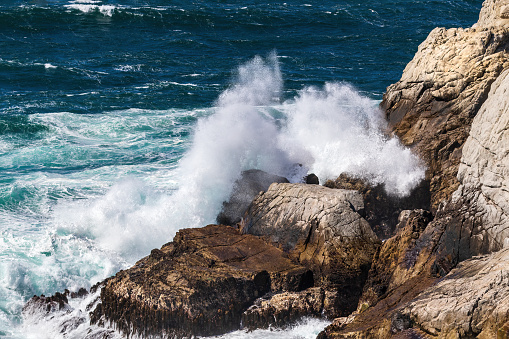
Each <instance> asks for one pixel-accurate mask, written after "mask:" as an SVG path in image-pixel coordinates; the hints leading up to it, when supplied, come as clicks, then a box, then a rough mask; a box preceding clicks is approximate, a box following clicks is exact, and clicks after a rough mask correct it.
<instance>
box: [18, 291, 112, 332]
mask: <svg viewBox="0 0 509 339" xmlns="http://www.w3.org/2000/svg"><path fill="white" fill-rule="evenodd" d="M93 293H95V292H93ZM89 296H90V298H88V299H87V298H86V297H89ZM73 299H79V302H78V303H77V304H76V303H74V306H72V301H73ZM97 301H98V296H95V295H92V296H91V295H90V294H89V293H88V291H87V290H86V289H84V288H80V289H79V291H78V292H69V291H68V290H65V292H64V293H59V292H57V293H55V295H53V296H50V297H45V296H44V295H41V296H33V297H32V298H31V299H30V300H29V301H28V302H27V303H26V304H25V306H24V307H23V311H22V316H23V320H24V323H25V326H26V329H28V332H29V333H31V334H32V336H33V334H37V333H40V328H39V327H40V324H42V325H43V326H44V327H45V328H44V333H45V336H46V337H52V338H53V337H55V338H57V337H61V338H82V339H118V338H119V335H118V334H117V333H115V331H114V330H113V329H111V328H104V327H97V326H88V324H87V322H88V319H87V316H86V314H87V313H88V312H89V311H90V310H91V309H92V308H93V307H94V306H95V305H96V304H97ZM77 305H78V306H77ZM80 307H81V308H80ZM32 336H30V337H32Z"/></svg>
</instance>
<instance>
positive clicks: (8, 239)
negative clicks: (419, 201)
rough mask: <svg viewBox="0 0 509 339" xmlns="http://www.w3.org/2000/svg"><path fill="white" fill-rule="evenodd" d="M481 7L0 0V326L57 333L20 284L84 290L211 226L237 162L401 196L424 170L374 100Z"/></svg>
mask: <svg viewBox="0 0 509 339" xmlns="http://www.w3.org/2000/svg"><path fill="white" fill-rule="evenodd" d="M481 4H482V2H481V1H469V0H447V1H437V0H432V1H407V0H397V1H391V2H388V1H370V0H368V1H364V2H357V1H350V0H346V1H343V0H340V1H329V0H321V1H317V0H306V1H288V2H281V3H265V2H261V1H257V0H244V1H242V2H240V1H237V2H234V1H231V2H228V1H220V0H215V1H181V0H172V1H170V0H167V1H163V0H131V1H128V0H126V1H120V0H111V1H108V0H102V1H101V0H84V1H81V0H75V1H67V0H31V1H19V0H18V1H17V0H3V1H1V2H0V97H1V99H0V337H1V338H16V339H22V338H61V337H62V338H63V334H61V333H60V332H59V330H58V326H57V325H56V324H57V323H58V321H59V320H58V319H57V320H51V321H50V320H49V319H43V320H42V321H41V315H37V314H30V313H29V312H26V313H25V314H23V313H22V307H23V305H24V304H25V302H26V301H27V300H28V299H29V298H30V297H32V296H33V295H40V294H45V295H51V294H54V293H55V292H57V291H63V290H64V289H66V288H67V289H69V290H71V291H76V290H77V289H79V288H80V287H85V288H89V287H90V286H92V285H93V284H95V283H96V282H98V281H101V280H103V279H104V278H106V277H108V276H111V275H114V274H115V273H116V272H117V271H118V270H120V269H125V268H128V267H130V266H131V265H132V264H134V263H135V262H136V261H137V260H138V259H140V258H142V257H143V256H145V255H148V254H149V253H150V250H151V249H152V248H157V247H160V246H161V245H163V244H164V243H166V242H168V241H171V239H172V238H173V236H174V234H175V232H176V231H177V230H178V229H180V228H187V227H200V226H205V225H207V224H209V223H214V222H215V217H216V215H217V213H218V212H219V210H220V208H221V204H222V202H223V201H224V200H225V199H227V198H228V196H229V194H230V191H231V189H232V184H233V182H234V180H235V179H237V178H238V177H239V176H240V173H241V171H242V170H246V169H251V168H258V169H262V170H265V171H268V172H271V173H273V174H279V175H284V176H286V177H288V178H289V179H290V181H292V182H298V181H300V180H301V178H302V177H303V176H304V175H306V174H307V173H310V172H313V173H315V174H317V175H318V177H319V178H320V181H321V182H322V183H323V182H324V181H325V180H326V179H333V178H335V177H337V176H338V175H339V174H340V173H342V172H347V173H350V174H352V175H355V176H359V177H363V178H365V179H367V180H370V181H371V182H373V183H385V184H386V187H387V190H388V191H389V193H391V194H395V195H405V194H406V193H408V191H409V190H410V189H411V188H412V187H413V186H414V185H415V184H416V183H418V182H419V180H420V179H422V177H423V173H424V168H423V166H422V164H421V163H420V161H419V160H418V159H417V158H415V156H414V155H413V154H412V153H411V152H410V151H409V150H408V149H405V148H404V147H402V146H401V145H400V144H399V142H398V140H397V139H394V138H389V137H388V136H387V135H386V134H384V133H383V129H384V127H385V122H384V120H383V116H382V114H381V112H380V111H379V110H378V108H377V105H378V103H379V102H380V100H381V98H382V95H383V93H384V91H385V88H386V87H387V86H388V85H390V84H392V83H394V82H396V81H398V80H399V77H400V76H401V73H402V71H403V69H404V67H405V65H406V64H407V63H408V62H409V61H410V60H411V59H412V57H413V55H414V53H415V52H416V50H417V47H418V45H419V44H420V42H422V41H423V40H424V39H425V38H426V36H427V35H428V33H429V32H430V31H431V30H432V29H433V28H434V27H437V26H445V27H468V26H471V25H472V24H473V23H475V22H476V21H477V18H478V13H479V10H480V8H481ZM75 306H76V310H78V311H79V307H80V306H79V305H75ZM52 321H53V322H52ZM327 324H328V322H327V321H325V320H317V319H303V320H302V322H300V323H298V324H296V325H295V326H293V327H291V328H288V329H284V330H277V329H273V330H272V331H269V330H260V331H254V332H250V333H246V332H244V331H237V332H234V333H230V334H227V335H225V336H224V338H268V337H270V336H272V337H274V338H276V337H286V338H314V337H316V334H317V333H318V332H319V331H320V330H321V329H323V328H324V327H325V326H326V325H327ZM87 330H90V328H88V327H87V325H86V324H82V325H80V326H79V328H77V329H76V330H75V331H74V332H73V331H71V332H69V333H68V334H67V335H68V336H67V338H80V337H82V336H83V333H84V331H87Z"/></svg>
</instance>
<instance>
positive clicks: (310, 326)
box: [213, 318, 330, 339]
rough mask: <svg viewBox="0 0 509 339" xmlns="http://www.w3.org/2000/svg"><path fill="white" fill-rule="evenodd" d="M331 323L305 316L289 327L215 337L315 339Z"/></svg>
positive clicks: (223, 338)
mask: <svg viewBox="0 0 509 339" xmlns="http://www.w3.org/2000/svg"><path fill="white" fill-rule="evenodd" d="M329 324H330V321H327V320H324V319H316V318H305V319H302V320H301V321H299V322H297V323H296V324H294V325H293V326H290V327H287V328H283V329H281V328H269V329H263V330H254V331H245V330H239V331H234V332H231V333H227V334H225V335H222V336H217V337H213V338H217V339H279V338H285V339H315V338H316V337H317V336H318V334H319V333H320V332H321V331H322V330H323V329H324V328H325V327H326V326H327V325H329Z"/></svg>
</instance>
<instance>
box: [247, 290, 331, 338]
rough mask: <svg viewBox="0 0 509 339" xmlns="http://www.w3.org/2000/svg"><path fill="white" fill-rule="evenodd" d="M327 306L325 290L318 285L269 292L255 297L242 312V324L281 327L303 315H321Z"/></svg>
mask: <svg viewBox="0 0 509 339" xmlns="http://www.w3.org/2000/svg"><path fill="white" fill-rule="evenodd" d="M327 306H328V305H327V303H326V291H325V290H324V289H322V288H319V287H313V288H309V289H307V290H305V291H301V292H283V293H277V294H269V295H267V296H265V297H262V298H259V299H257V300H256V301H255V302H254V304H253V305H252V306H251V307H249V308H248V309H247V310H246V311H245V312H244V313H243V314H242V324H243V326H244V327H245V328H247V329H257V328H267V327H269V326H278V327H283V326H287V325H288V324H291V323H292V322H295V321H297V320H299V319H300V318H302V317H304V316H308V317H309V316H315V317H321V316H322V314H323V313H326V312H327V310H326V308H327Z"/></svg>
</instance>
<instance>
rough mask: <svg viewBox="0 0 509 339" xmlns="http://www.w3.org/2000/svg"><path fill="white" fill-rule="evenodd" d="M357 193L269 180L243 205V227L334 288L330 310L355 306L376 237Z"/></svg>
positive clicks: (344, 310) (342, 312)
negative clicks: (268, 185)
mask: <svg viewBox="0 0 509 339" xmlns="http://www.w3.org/2000/svg"><path fill="white" fill-rule="evenodd" d="M363 208H364V204H363V200H362V196H361V195H360V194H359V193H358V192H356V191H351V190H340V189H330V188H327V187H322V186H316V185H306V184H272V185H271V186H270V187H269V189H268V190H267V192H265V193H261V194H260V195H258V196H257V197H256V198H255V199H254V200H253V203H252V204H251V206H250V207H249V209H248V211H247V213H246V218H245V219H244V221H243V223H242V224H241V225H242V230H243V232H245V233H250V234H254V235H258V236H264V237H267V238H268V241H269V242H270V243H271V244H274V245H275V246H278V247H280V248H281V249H283V250H284V251H286V252H288V253H289V255H290V257H291V258H293V259H294V260H296V261H297V262H299V263H300V264H301V265H304V266H306V267H309V268H311V269H312V270H313V273H314V276H315V283H316V285H317V286H321V287H324V288H325V289H327V290H329V291H333V292H334V293H336V295H335V296H334V301H333V303H334V304H335V311H334V312H333V314H336V315H346V314H348V313H349V312H351V311H353V309H355V305H356V301H357V300H358V298H359V296H360V293H361V291H362V286H363V284H364V281H365V279H366V277H367V273H368V270H369V267H370V265H371V260H372V258H373V254H374V253H375V251H376V249H377V247H378V246H379V240H378V238H377V237H376V235H375V234H374V232H373V231H372V230H371V228H370V226H369V224H368V223H367V221H366V220H364V218H362V216H361V215H360V214H359V212H361V213H362V210H363Z"/></svg>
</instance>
